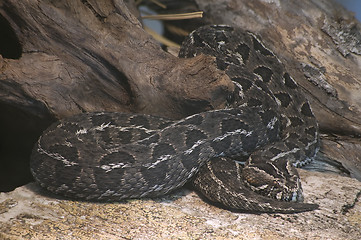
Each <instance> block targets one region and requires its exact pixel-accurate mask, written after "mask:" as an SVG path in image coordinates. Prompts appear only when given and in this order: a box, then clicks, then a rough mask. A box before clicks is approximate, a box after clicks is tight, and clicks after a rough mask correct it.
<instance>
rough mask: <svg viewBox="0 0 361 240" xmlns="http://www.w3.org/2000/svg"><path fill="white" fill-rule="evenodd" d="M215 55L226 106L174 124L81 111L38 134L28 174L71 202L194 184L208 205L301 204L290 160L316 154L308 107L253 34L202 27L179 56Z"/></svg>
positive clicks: (153, 193) (268, 207) (257, 208)
mask: <svg viewBox="0 0 361 240" xmlns="http://www.w3.org/2000/svg"><path fill="white" fill-rule="evenodd" d="M197 54H207V55H211V56H214V57H215V62H216V64H217V66H218V68H219V69H221V70H224V71H225V72H226V73H227V74H228V76H229V77H230V79H231V80H232V81H233V83H234V85H235V91H234V93H233V94H232V95H230V96H225V101H227V108H226V109H220V110H212V111H207V112H202V113H198V114H195V115H192V116H188V117H186V118H184V119H181V120H178V121H172V120H168V119H164V118H161V117H156V116H149V115H142V114H128V113H110V112H100V113H84V114H80V115H75V116H72V117H70V118H68V119H63V120H60V121H59V122H57V123H55V124H53V125H52V126H50V127H49V128H48V129H47V130H45V131H44V133H43V135H42V136H41V137H40V138H39V140H38V142H37V144H36V145H35V147H34V149H33V152H32V156H31V163H30V165H31V166H30V167H31V171H32V174H33V176H34V178H35V180H36V181H37V182H38V183H39V184H40V185H41V186H42V187H44V188H46V189H48V190H49V191H51V192H54V193H56V194H60V195H63V196H66V197H68V198H72V199H84V200H91V201H119V200H122V199H128V198H142V197H157V196H161V195H164V194H167V193H169V192H171V191H173V190H175V189H177V188H179V187H181V186H183V185H184V184H185V183H186V182H188V181H192V182H193V184H194V186H195V189H197V190H198V192H199V193H200V194H202V195H203V196H204V197H205V198H207V199H208V200H209V201H210V202H213V203H216V204H220V205H222V206H224V207H226V208H231V209H238V210H241V211H251V212H253V211H254V212H281V213H293V212H302V211H309V210H313V209H315V208H317V205H316V204H308V203H302V200H303V197H302V187H301V182H300V178H299V176H298V173H297V170H296V169H295V166H302V165H304V164H306V163H308V162H310V161H311V160H312V159H313V158H314V156H315V154H316V153H317V151H318V146H319V140H318V138H319V137H318V126H317V122H316V120H315V117H314V116H313V113H312V111H311V108H310V105H309V103H308V102H307V101H306V99H305V98H304V96H303V95H302V94H301V93H300V91H299V89H298V87H297V84H296V83H295V82H294V81H293V79H292V78H291V77H290V75H289V74H288V73H287V72H286V71H285V68H284V66H283V65H282V63H281V62H280V61H279V60H278V58H277V57H276V56H275V55H274V54H273V53H272V51H270V50H269V49H267V48H266V47H265V46H264V44H263V43H262V42H261V41H260V40H259V39H258V37H257V36H255V35H254V34H252V33H249V32H245V31H242V30H241V29H238V28H233V27H230V26H220V25H215V26H204V27H201V28H199V29H198V30H196V31H194V32H192V33H191V34H190V36H189V37H188V38H187V39H186V40H185V41H184V43H183V45H182V48H181V50H180V57H193V56H196V55H197Z"/></svg>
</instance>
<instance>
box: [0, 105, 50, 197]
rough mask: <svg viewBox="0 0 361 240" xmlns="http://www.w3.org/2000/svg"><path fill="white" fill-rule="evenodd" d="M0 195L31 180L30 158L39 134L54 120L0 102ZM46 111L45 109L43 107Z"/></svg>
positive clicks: (46, 115)
mask: <svg viewBox="0 0 361 240" xmlns="http://www.w3.org/2000/svg"><path fill="white" fill-rule="evenodd" d="M0 109H1V118H0V136H1V138H0V159H1V165H0V192H7V191H12V190H13V189H14V188H16V187H18V186H21V185H24V184H26V183H28V182H29V181H31V180H32V176H31V174H30V169H29V156H30V153H31V151H32V148H33V146H34V144H35V142H36V141H37V139H38V137H39V136H40V134H41V133H42V131H43V130H44V129H45V128H47V127H48V126H49V125H50V124H51V123H52V122H54V121H55V119H54V118H53V117H52V116H50V114H44V112H42V114H43V115H42V116H41V117H39V116H37V115H33V114H31V113H30V112H29V111H24V110H23V109H20V108H16V107H14V106H10V105H9V104H7V103H5V102H0ZM44 109H45V108H44Z"/></svg>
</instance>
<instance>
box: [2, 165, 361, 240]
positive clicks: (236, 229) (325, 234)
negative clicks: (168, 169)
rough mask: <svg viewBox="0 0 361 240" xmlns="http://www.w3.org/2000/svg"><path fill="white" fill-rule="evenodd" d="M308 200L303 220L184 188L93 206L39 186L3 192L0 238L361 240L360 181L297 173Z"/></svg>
mask: <svg viewBox="0 0 361 240" xmlns="http://www.w3.org/2000/svg"><path fill="white" fill-rule="evenodd" d="M300 174H301V178H302V179H303V188H304V192H305V198H306V201H307V202H314V203H318V204H319V205H320V209H319V210H316V211H312V212H305V213H300V214H250V213H237V212H231V211H229V210H225V209H220V208H217V207H215V206H212V205H209V204H208V203H206V202H204V201H202V200H201V199H200V198H199V197H198V196H197V194H196V193H194V192H192V191H190V190H186V189H181V190H179V191H177V192H175V193H173V194H171V195H169V196H166V197H163V198H158V199H143V200H129V201H126V202H121V203H111V204H109V203H108V204H104V203H88V202H78V201H69V200H65V199H60V198H58V197H56V196H54V195H52V196H50V195H49V194H48V193H46V192H44V191H43V190H42V189H40V187H39V186H38V185H37V184H35V183H30V184H28V185H26V186H23V187H20V188H17V189H16V190H15V191H13V192H10V193H1V194H0V239H361V230H360V229H361V204H360V203H359V202H358V201H357V200H356V202H355V206H353V207H351V208H349V209H346V208H345V207H344V206H345V205H350V204H351V205H352V204H353V203H354V201H355V199H357V195H358V193H359V192H360V190H361V183H360V182H359V181H357V180H355V179H351V178H347V177H341V176H339V175H335V174H326V173H318V172H309V171H305V170H301V171H300Z"/></svg>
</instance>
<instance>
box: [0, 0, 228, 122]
mask: <svg viewBox="0 0 361 240" xmlns="http://www.w3.org/2000/svg"><path fill="white" fill-rule="evenodd" d="M1 14H2V15H3V16H4V17H5V19H6V20H7V21H8V22H9V23H10V26H11V28H12V29H13V30H14V31H15V34H16V36H17V38H18V39H19V42H20V44H21V46H22V55H21V57H20V58H19V59H16V60H10V59H3V60H2V71H1V75H0V84H1V85H0V86H1V91H0V99H2V101H7V102H8V103H9V104H10V105H14V106H17V105H18V106H22V107H23V108H34V107H35V108H37V109H38V110H39V112H42V111H44V108H43V107H42V106H43V105H45V106H46V108H47V109H48V110H49V112H50V114H51V115H54V116H55V117H56V118H61V117H65V116H69V115H73V114H75V113H79V112H89V111H103V110H107V111H123V112H124V111H127V112H129V111H134V112H142V113H152V114H155V115H161V116H166V117H171V118H179V117H182V116H184V114H191V113H193V112H198V111H200V110H204V109H213V108H218V107H221V106H222V104H224V94H226V93H227V92H230V91H231V90H232V88H233V86H232V84H231V83H230V81H229V79H228V77H227V76H226V75H224V73H222V72H220V71H218V70H217V69H216V68H215V67H214V65H213V64H212V61H213V60H212V58H209V57H204V56H201V57H198V58H195V59H178V58H176V57H174V56H172V55H170V54H168V53H166V52H164V51H163V50H162V49H161V48H160V46H159V44H158V43H157V42H155V40H153V39H152V38H151V37H150V35H148V34H147V33H146V32H145V31H144V30H143V28H142V25H141V23H140V22H139V21H138V19H137V18H135V17H134V15H132V14H131V13H130V12H129V10H128V8H127V7H126V5H125V3H124V2H123V1H110V0H109V1H101V2H97V1H86V0H76V1H70V0H69V1H60V2H54V1H47V0H41V1H25V2H24V1H22V2H19V1H15V0H6V1H4V3H3V5H2V7H1ZM14 95H21V97H19V98H16V99H14ZM25 99H28V100H29V99H31V100H32V101H25ZM29 110H30V109H29ZM31 111H33V109H31Z"/></svg>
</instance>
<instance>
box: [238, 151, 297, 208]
mask: <svg viewBox="0 0 361 240" xmlns="http://www.w3.org/2000/svg"><path fill="white" fill-rule="evenodd" d="M255 157H256V156H255ZM252 162H255V163H250V164H248V165H246V166H245V167H244V168H243V170H242V177H243V179H244V181H245V183H246V185H247V186H248V187H250V188H251V189H252V190H253V191H254V192H257V193H259V194H261V195H264V196H267V197H271V198H275V199H278V200H282V201H288V202H289V201H291V202H302V201H303V195H302V187H301V181H300V178H299V175H298V172H297V170H296V168H295V167H294V166H293V164H292V163H291V162H290V161H288V160H287V159H285V158H281V159H277V160H275V161H272V162H271V161H268V162H261V161H259V160H256V161H252Z"/></svg>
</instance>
